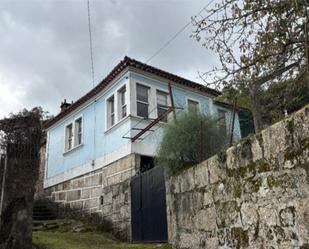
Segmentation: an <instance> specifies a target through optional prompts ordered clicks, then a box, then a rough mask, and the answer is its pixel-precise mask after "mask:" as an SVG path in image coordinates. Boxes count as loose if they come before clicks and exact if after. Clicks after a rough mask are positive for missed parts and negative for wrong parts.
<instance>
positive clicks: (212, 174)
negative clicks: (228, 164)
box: [208, 155, 227, 184]
mask: <svg viewBox="0 0 309 249" xmlns="http://www.w3.org/2000/svg"><path fill="white" fill-rule="evenodd" d="M208 170H209V182H210V184H213V183H216V182H218V181H222V180H223V179H225V178H226V177H227V174H226V170H225V169H224V168H223V165H220V162H219V157H218V155H215V156H213V157H211V158H209V159H208Z"/></svg>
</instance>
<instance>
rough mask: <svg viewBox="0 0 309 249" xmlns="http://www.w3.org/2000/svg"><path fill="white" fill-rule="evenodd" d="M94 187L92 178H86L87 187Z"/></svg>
mask: <svg viewBox="0 0 309 249" xmlns="http://www.w3.org/2000/svg"><path fill="white" fill-rule="evenodd" d="M91 186H92V177H91V176H87V177H85V187H91Z"/></svg>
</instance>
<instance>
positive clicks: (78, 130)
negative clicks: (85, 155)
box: [75, 118, 83, 146]
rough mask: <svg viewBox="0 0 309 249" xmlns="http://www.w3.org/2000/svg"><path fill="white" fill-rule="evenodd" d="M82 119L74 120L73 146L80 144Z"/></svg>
mask: <svg viewBox="0 0 309 249" xmlns="http://www.w3.org/2000/svg"><path fill="white" fill-rule="evenodd" d="M82 125H83V120H82V118H78V119H76V120H75V146H78V145H81V144H82V135H83V134H82Z"/></svg>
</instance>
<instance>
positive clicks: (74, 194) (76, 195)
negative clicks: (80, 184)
mask: <svg viewBox="0 0 309 249" xmlns="http://www.w3.org/2000/svg"><path fill="white" fill-rule="evenodd" d="M80 197H81V190H71V191H68V192H67V201H75V200H78V199H80Z"/></svg>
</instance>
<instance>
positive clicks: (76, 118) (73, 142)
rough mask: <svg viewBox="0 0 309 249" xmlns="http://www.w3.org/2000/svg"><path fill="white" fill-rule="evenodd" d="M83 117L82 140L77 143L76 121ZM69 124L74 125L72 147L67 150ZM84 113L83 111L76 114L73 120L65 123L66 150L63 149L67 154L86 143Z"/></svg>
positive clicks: (64, 153)
mask: <svg viewBox="0 0 309 249" xmlns="http://www.w3.org/2000/svg"><path fill="white" fill-rule="evenodd" d="M80 118H81V119H82V138H81V139H82V142H81V143H80V144H78V145H76V144H75V135H76V134H75V131H76V130H75V122H76V120H78V119H80ZM69 125H72V147H71V149H69V150H67V127H68V126H69ZM84 125H85V123H84V115H83V113H81V114H80V115H78V116H76V117H75V118H74V119H73V120H71V121H70V122H68V123H66V124H65V125H64V150H63V155H67V154H68V153H69V152H71V151H72V150H75V149H77V148H79V147H81V146H82V145H83V144H84Z"/></svg>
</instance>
